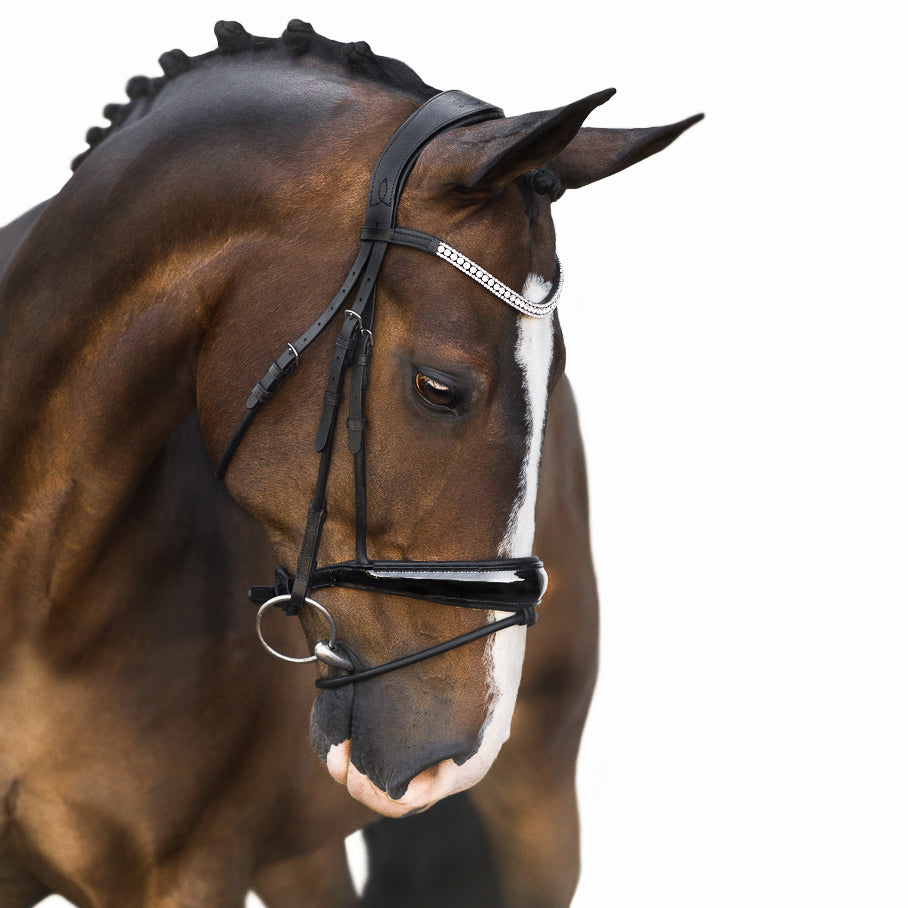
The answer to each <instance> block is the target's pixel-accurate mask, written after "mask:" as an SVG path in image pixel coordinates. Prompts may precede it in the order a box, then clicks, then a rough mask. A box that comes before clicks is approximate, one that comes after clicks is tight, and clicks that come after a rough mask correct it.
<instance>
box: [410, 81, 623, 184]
mask: <svg viewBox="0 0 908 908" xmlns="http://www.w3.org/2000/svg"><path fill="white" fill-rule="evenodd" d="M613 94H615V89H614V88H607V89H606V90H605V91H600V92H597V93H596V94H594V95H590V96H589V97H586V98H582V99H581V100H579V101H575V102H574V103H573V104H568V105H567V106H566V107H559V108H556V109H555V110H544V111H539V112H537V113H528V114H523V115H521V116H519V117H505V118H502V119H498V120H487V121H485V122H483V123H478V124H476V125H473V126H464V127H462V128H460V129H452V130H451V131H450V132H448V133H445V134H444V135H442V136H440V137H439V138H437V139H435V141H434V142H432V143H431V144H430V145H429V146H428V148H426V150H425V151H424V152H423V154H422V156H421V158H420V163H419V164H418V165H417V170H416V171H414V176H415V177H416V178H417V179H419V178H420V175H422V176H423V177H425V178H427V179H430V180H432V181H433V182H440V183H441V184H442V185H443V186H444V187H445V188H446V189H455V190H459V191H461V192H469V193H471V194H472V193H485V192H490V191H492V190H494V189H496V188H497V187H498V186H502V185H503V184H505V183H507V182H509V181H510V180H512V179H514V178H515V177H518V176H520V174H522V173H526V172H527V171H529V170H532V169H533V168H535V167H541V166H542V165H543V164H545V163H547V162H548V161H550V160H551V159H552V158H554V157H555V156H556V155H557V154H558V153H559V152H561V151H563V150H564V149H565V148H567V146H568V143H569V142H570V141H571V139H573V138H574V136H576V135H577V132H578V130H579V129H580V127H581V126H582V125H583V121H584V120H585V119H586V118H587V117H588V116H589V115H590V112H591V111H593V110H594V109H595V108H597V107H598V106H599V105H600V104H604V103H605V102H606V101H608V99H609V98H610V97H612V95H613Z"/></svg>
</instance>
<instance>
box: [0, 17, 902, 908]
mask: <svg viewBox="0 0 908 908" xmlns="http://www.w3.org/2000/svg"><path fill="white" fill-rule="evenodd" d="M253 10H255V11H254V12H253ZM905 10H906V7H905V6H904V4H895V3H884V2H874V0H868V2H864V3H861V4H856V3H842V2H827V3H823V4H821V3H819V2H816V3H807V2H803V0H802V2H788V3H783V2H779V0H768V2H763V3H760V4H746V5H745V4H740V3H733V2H728V0H725V2H720V0H715V2H706V0H686V2H684V3H678V2H669V0H637V2H635V3H633V4H627V3H625V4H604V3H596V2H593V3H585V2H584V3H580V2H574V0H567V2H560V3H550V4H542V3H535V2H524V3H522V4H520V5H519V6H510V5H509V6H507V7H505V6H499V5H493V4H492V3H489V2H481V3H480V2H477V0H462V2H459V3H442V4H434V5H430V4H406V5H404V4H400V5H398V4H373V3H369V4H367V3H362V2H351V0H346V2H343V3H327V2H313V0H308V2H306V3H302V2H300V3H297V4H290V3H279V2H257V3H255V4H253V3H251V2H245V3H221V4H213V3H210V2H193V3H185V2H180V3H177V2H173V0H166V2H156V3H153V4H151V5H135V4H124V3H123V2H122V0H118V2H116V3H112V2H96V3H94V4H92V5H91V6H88V5H83V4H79V5H71V4H64V3H62V2H50V3H43V4H37V3H36V4H30V5H27V6H25V5H21V4H20V5H19V8H18V9H17V11H16V12H13V13H11V14H10V13H7V14H6V15H5V20H4V23H3V24H4V40H3V52H2V57H0V77H2V80H3V82H2V84H3V88H2V98H3V102H2V105H3V106H2V114H3V124H4V126H3V134H4V139H3V142H2V143H0V163H2V167H3V173H4V177H3V186H4V190H3V195H2V198H0V221H2V222H5V221H6V220H9V219H11V218H12V217H13V216H15V215H16V214H18V213H19V212H20V211H22V210H24V209H25V208H27V207H30V206H31V205H32V204H34V203H36V202H37V201H39V200H41V199H43V198H45V197H46V196H48V195H50V194H52V193H53V192H54V191H56V189H57V188H58V187H59V186H60V184H61V183H62V182H63V181H64V180H65V179H66V177H67V173H68V170H67V165H68V161H69V159H70V158H71V157H72V156H73V155H74V154H76V153H78V152H79V151H80V150H81V149H82V147H83V146H82V144H81V137H82V135H83V134H84V131H85V129H86V128H87V127H88V126H89V125H91V124H93V123H103V121H102V120H101V117H100V111H101V108H102V107H103V105H104V104H105V103H107V102H108V101H115V100H116V101H123V100H125V97H124V95H123V85H124V84H125V82H126V79H127V78H128V77H129V76H131V75H133V74H135V73H147V74H155V73H157V71H158V70H157V66H156V62H155V61H156V59H157V57H158V55H159V54H160V53H161V52H163V51H164V50H167V49H170V48H171V47H174V46H176V47H182V48H183V49H184V50H186V51H187V52H188V53H190V54H195V53H200V52H203V51H206V50H209V49H211V48H212V47H213V46H214V38H213V36H212V32H211V28H212V25H213V24H214V22H215V21H216V20H217V19H219V18H227V19H231V18H234V19H239V20H240V21H241V22H243V23H244V24H245V25H246V26H247V28H248V29H249V30H250V31H253V32H255V33H257V34H265V35H277V34H280V32H281V31H282V30H283V28H284V26H285V24H286V22H287V20H288V19H290V18H294V17H299V18H303V19H306V20H309V21H312V22H313V24H314V25H315V27H316V28H317V29H318V30H319V31H320V32H322V33H323V34H325V35H327V36H329V37H332V38H336V39H339V40H345V41H346V40H367V41H369V42H370V44H371V45H372V47H373V49H374V50H376V52H378V53H382V54H385V55H388V56H393V57H398V58H400V59H403V60H405V61H406V62H408V63H409V64H410V65H412V66H413V67H414V69H416V71H417V72H419V73H420V75H421V76H423V78H424V79H426V81H427V82H429V83H430V84H433V85H437V86H438V87H441V88H454V87H457V88H462V89H464V90H466V91H470V92H472V93H474V94H477V95H479V96H480V97H484V98H487V99H488V100H492V101H495V102H496V103H498V104H500V105H501V106H503V107H504V108H505V110H506V111H507V112H508V113H521V112H523V111H526V110H536V109H540V108H544V107H554V106H558V105H561V104H563V103H566V102H567V101H569V100H572V99H574V98H577V97H580V96H583V95H586V94H589V93H591V92H593V91H595V90H598V89H601V88H605V87H609V86H612V85H614V86H616V87H618V89H619V93H618V95H617V96H616V97H615V98H614V99H613V100H612V101H610V102H609V103H608V105H606V106H605V107H604V108H602V109H601V110H599V111H597V112H596V113H595V114H594V116H593V118H592V119H591V121H590V123H591V125H601V126H643V125H655V124H661V123H666V122H673V121H675V120H679V119H682V118H683V117H686V116H688V115H690V114H692V113H696V112H697V111H700V110H704V111H706V113H707V119H706V120H705V121H704V122H703V123H701V124H700V125H698V126H696V127H695V128H694V129H693V130H692V131H691V132H690V133H689V134H687V135H685V136H684V137H682V138H681V139H680V140H679V141H678V143H676V145H674V146H672V147H671V148H670V149H668V150H667V151H665V152H663V153H662V154H661V155H659V156H658V157H656V158H653V159H652V160H650V161H647V162H644V163H643V164H641V165H639V166H637V167H635V168H633V169H632V170H629V171H626V172H625V173H622V174H619V175H618V176H616V177H614V178H612V179H611V180H608V181H606V182H605V183H603V184H600V185H599V186H596V187H590V188H588V189H585V190H582V191H578V192H577V193H575V194H574V195H573V196H572V197H569V198H566V199H564V200H562V201H561V202H559V204H558V209H559V210H558V212H557V215H558V225H559V246H560V254H561V256H562V259H563V261H564V264H565V269H566V279H567V286H566V294H565V296H564V297H563V302H562V307H561V311H562V319H563V323H564V326H565V332H566V339H567V346H568V364H569V365H568V368H569V373H570V375H571V376H572V378H573V380H574V382H575V385H576V388H577V390H578V392H579V397H580V406H581V412H582V418H583V425H584V431H585V435H586V440H587V445H588V459H589V465H590V469H591V473H592V497H593V525H594V532H595V548H596V563H597V568H598V572H599V579H600V589H601V594H602V599H603V658H602V671H601V677H600V682H599V688H598V694H597V698H596V701H595V704H594V708H593V712H592V716H591V718H590V722H589V726H588V729H587V733H586V737H585V739H584V746H583V751H582V759H581V766H580V789H581V798H582V804H583V806H582V819H583V827H584V870H583V877H582V881H581V885H580V889H579V891H578V894H577V897H576V899H575V902H574V905H575V908H598V906H603V905H604V906H617V908H637V906H639V908H684V906H696V908H727V906H731V908H749V906H773V908H783V906H792V908H795V906H797V908H803V906H823V908H839V906H849V908H850V906H855V908H857V906H860V908H867V906H896V905H898V906H901V905H905V904H906V903H908V869H906V868H908V861H906V851H908V828H906V812H908V785H906V781H905V772H906V767H908V734H906V728H905V710H904V699H905V694H906V692H908V668H906V649H908V646H906V645H908V608H906V606H908V595H906V594H908V572H906V566H905V565H906V559H905V553H906V545H908V500H906V498H908V495H906V483H905V481H904V478H903V474H904V469H905V465H906V455H908V432H906V425H905V421H906V415H908V414H906V407H905V403H906V401H905V387H906V383H905V368H904V358H905V351H906V346H908V315H906V308H905V307H906V289H908V288H906V283H908V282H906V273H905V272H906V267H905V242H906V229H905V228H906V188H908V179H906V153H905V140H906V121H905V112H904V108H905V89H906V87H908V79H906V74H908V66H906V64H905V62H904V59H905V55H906V50H905V36H906V34H908V15H906V12H905ZM578 633H583V629H582V628H578ZM51 904H57V905H59V904H60V902H59V900H57V901H56V902H54V901H48V902H47V906H50V905H51Z"/></svg>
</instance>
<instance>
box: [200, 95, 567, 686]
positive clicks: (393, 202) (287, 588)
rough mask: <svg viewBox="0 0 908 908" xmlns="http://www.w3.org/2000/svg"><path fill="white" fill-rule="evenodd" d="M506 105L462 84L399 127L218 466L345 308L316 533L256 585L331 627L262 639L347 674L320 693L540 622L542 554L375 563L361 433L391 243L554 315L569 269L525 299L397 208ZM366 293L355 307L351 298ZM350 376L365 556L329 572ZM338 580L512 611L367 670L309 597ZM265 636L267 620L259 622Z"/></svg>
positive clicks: (266, 600)
mask: <svg viewBox="0 0 908 908" xmlns="http://www.w3.org/2000/svg"><path fill="white" fill-rule="evenodd" d="M502 115H503V114H502V111H501V110H500V109H498V108H497V107H493V106H491V105H489V104H487V103H485V102H483V101H479V100H477V99H476V98H473V97H471V96H470V95H467V94H464V93H463V92H459V91H448V92H442V93H440V94H437V95H435V96H434V97H432V98H430V99H429V100H428V101H426V102H425V103H424V104H423V105H422V106H421V107H419V108H418V109H417V110H416V111H415V112H414V113H413V114H412V115H411V116H410V117H409V118H408V119H407V120H406V121H405V122H404V123H403V124H402V125H401V126H400V127H399V128H398V129H397V131H396V132H395V133H394V135H393V136H392V137H391V139H390V141H389V142H388V144H387V145H386V146H385V149H384V151H382V153H381V155H380V156H379V158H378V161H377V162H376V164H375V168H374V169H373V171H372V179H371V183H370V186H369V198H368V207H367V213H366V222H365V226H364V227H363V229H362V233H361V242H360V247H359V252H358V253H357V256H356V259H355V261H354V262H353V266H352V267H351V268H350V271H349V272H348V274H347V276H346V278H345V279H344V281H343V283H342V284H341V287H340V289H339V290H338V291H337V293H336V294H335V295H334V298H333V299H332V300H331V302H330V303H329V304H328V306H327V307H326V308H325V310H324V311H323V312H322V313H321V315H320V316H319V317H318V318H317V319H316V320H315V322H313V324H312V325H310V326H309V328H307V329H306V331H305V332H304V333H303V334H302V335H301V336H300V337H299V338H297V339H296V340H295V341H294V342H293V343H288V344H287V349H286V350H284V351H283V352H282V353H281V354H280V356H278V358H277V359H276V360H275V361H274V362H273V363H272V364H271V366H270V368H269V369H268V372H267V373H266V374H265V376H264V377H263V378H262V379H261V380H260V381H259V382H257V383H256V385H255V387H254V388H253V389H252V393H251V394H250V396H249V399H248V400H247V402H246V413H245V415H244V417H243V420H242V422H241V423H240V425H239V426H238V427H237V429H236V431H235V432H234V433H233V435H232V437H231V438H230V440H229V442H228V444H227V447H226V448H225V450H224V453H223V454H222V455H221V458H220V461H219V462H218V465H217V470H216V475H217V477H218V478H219V479H223V477H224V474H225V473H226V471H227V467H228V466H229V464H230V461H231V460H232V459H233V456H234V455H235V454H236V451H237V448H238V447H239V445H240V442H241V441H242V439H243V436H244V435H245V434H246V432H247V431H248V429H249V427H250V425H251V423H252V420H253V419H254V418H255V415H256V413H257V412H258V411H259V409H260V408H261V407H262V406H263V405H264V404H265V403H266V402H267V401H268V400H270V399H271V398H272V397H273V396H274V394H275V393H276V392H277V390H278V388H280V386H281V385H282V384H283V383H284V382H285V381H286V380H287V378H288V377H289V376H290V375H291V374H292V372H293V371H294V369H295V368H296V366H297V364H298V362H299V358H300V355H301V354H302V352H303V351H304V350H305V349H306V347H308V346H309V344H311V343H312V341H313V340H315V338H316V337H317V336H318V335H319V334H320V333H321V332H322V331H323V330H324V328H325V327H326V326H327V325H328V323H329V322H330V321H331V320H332V319H333V317H334V316H335V315H336V314H337V312H338V311H340V310H341V309H342V308H343V309H344V319H343V322H342V324H341V328H340V332H339V334H338V337H337V341H336V343H335V348H334V355H333V357H332V360H331V366H330V368H329V372H328V382H327V388H326V390H325V394H324V399H323V407H322V415H321V420H320V421H319V425H318V430H317V432H316V438H315V450H316V451H317V452H319V454H320V455H321V460H320V462H319V471H318V479H317V480H316V485H315V491H314V492H313V496H312V503H311V504H310V505H309V512H308V516H307V520H306V529H305V532H304V533H303V542H302V545H301V547H300V553H299V558H298V559H297V565H296V573H295V575H291V574H290V573H289V572H288V571H286V570H285V569H284V568H278V570H277V571H276V573H275V585H274V586H273V587H253V588H252V589H251V590H250V591H249V596H250V598H251V599H252V601H253V602H255V603H257V604H258V605H260V606H261V608H260V609H259V616H258V619H259V622H260V621H261V618H262V615H263V614H264V613H265V612H266V611H267V610H268V609H269V608H272V607H275V606H280V607H282V608H283V610H284V612H285V613H286V614H288V615H298V614H299V613H300V612H301V611H302V608H303V607H304V606H310V607H312V608H314V609H316V610H317V611H318V612H319V613H320V614H321V616H322V617H323V618H324V619H325V620H326V621H327V622H328V625H329V629H330V634H329V638H328V639H327V640H321V641H319V642H318V643H317V644H316V645H315V647H314V655H312V656H307V657H305V658H303V659H295V658H291V657H286V656H284V655H283V654H281V653H278V652H277V651H276V650H273V649H272V648H271V647H270V646H268V644H267V643H265V641H264V638H262V642H263V643H264V645H265V646H266V647H267V648H268V649H269V651H271V652H272V653H274V654H275V655H277V656H280V657H281V658H285V659H288V661H294V662H303V661H305V662H310V661H313V660H315V659H318V660H319V661H321V662H323V663H325V664H326V665H328V666H331V667H333V668H336V669H340V670H342V671H344V672H346V674H342V675H338V676H336V677H331V678H320V679H319V680H317V681H316V682H315V683H316V684H317V685H318V686H319V687H321V688H335V687H341V686H343V685H346V684H352V683H355V682H359V681H365V680H367V679H369V678H373V677H376V676H377V675H381V674H385V673H386V672H390V671H394V670H396V669H398V668H403V667H404V666H407V665H412V664H414V663H416V662H421V661H422V660H424V659H428V658H431V657H432V656H436V655H439V654H440V653H443V652H447V651H448V650H451V649H454V648H455V647H458V646H463V645H464V644H466V643H469V642H471V641H472V640H477V639H480V638H482V637H485V636H488V635H489V634H493V633H495V632H496V631H499V630H502V629H504V628H506V627H511V626H512V625H520V624H523V625H531V624H534V623H535V621H536V606H538V605H539V602H540V601H541V599H542V595H543V593H544V592H545V588H546V583H547V577H546V573H545V570H544V569H543V566H542V562H541V561H540V560H539V559H538V558H535V557H532V556H531V557H527V558H508V559H499V560H490V561H371V560H370V559H369V557H368V555H367V553H366V464H365V451H364V444H363V435H364V432H365V429H366V418H365V395H366V389H367V387H368V384H369V369H370V362H371V356H372V331H371V328H372V322H373V318H374V313H375V287H376V283H377V280H378V275H379V272H380V270H381V266H382V262H383V260H384V256H385V253H386V252H387V249H388V245H389V244H397V245H402V246H407V247H410V248H413V249H418V250H420V251H422V252H425V253H429V254H432V255H436V256H439V257H440V258H442V259H444V260H446V261H448V262H449V263H450V264H451V265H453V266H454V267H456V268H458V269H459V270H460V271H462V272H464V273H465V274H467V275H468V276H469V277H471V278H472V279H473V280H475V281H477V282H479V283H480V284H482V285H483V286H485V287H486V288H487V289H488V290H489V291H490V292H491V293H493V294H494V295H496V296H498V297H499V298H500V299H503V300H504V301H505V302H507V303H508V304H509V305H511V306H513V307H514V308H516V309H518V310H519V311H521V312H523V313H524V314H528V315H536V316H542V315H547V314H548V313H550V312H551V311H553V310H554V308H555V304H556V303H557V300H558V295H559V293H560V289H561V270H560V266H558V267H557V270H556V275H555V280H554V281H553V287H552V291H551V292H550V293H549V295H548V296H547V297H546V299H545V300H543V301H542V302H541V303H534V302H532V301H529V300H526V299H524V298H523V297H522V296H520V294H518V293H516V292H515V291H513V290H511V289H510V288H508V287H507V286H506V285H504V284H503V283H502V282H500V281H497V280H496V279H495V278H494V277H493V276H492V275H490V274H489V273H488V272H486V271H484V269H482V268H481V267H480V266H478V265H477V264H476V263H475V262H472V261H470V260H469V259H467V258H466V257H465V256H462V255H460V253H458V252H457V250H455V249H453V247H451V246H448V245H447V244H446V243H444V242H443V241H441V240H439V239H438V238H437V237H433V236H431V235H430V234H427V233H423V232H421V231H418V230H409V229H404V228H399V227H397V226H396V219H397V207H398V203H399V202H400V197H401V193H402V192H403V189H404V186H405V184H406V181H407V178H408V176H409V175H410V171H411V170H412V168H413V165H414V164H415V163H416V160H417V158H418V157H419V155H420V153H421V152H422V150H423V149H424V148H425V147H426V145H427V144H428V143H429V142H430V141H431V140H432V139H434V138H435V137H436V136H438V135H440V134H441V133H443V132H446V131H447V130H449V129H453V128H455V127H458V126H466V125H469V124H472V123H479V122H482V121H484V120H490V119H495V118H497V117H500V116H502ZM354 290H356V295H355V296H354V298H353V301H352V302H349V300H350V297H351V294H353V292H354ZM348 372H349V373H350V379H349V392H348V393H349V416H348V418H347V438H348V448H349V450H350V452H351V454H352V455H353V458H354V475H355V495H356V512H355V513H356V516H355V536H356V553H355V559H354V560H352V561H345V562H341V563H339V564H331V565H324V566H321V567H319V566H318V564H317V561H318V550H319V543H320V541H321V534H322V528H323V527H324V524H325V519H326V517H327V513H328V509H327V500H326V497H325V492H326V489H327V484H328V473H329V471H330V467H331V451H332V448H333V442H334V433H335V430H336V427H337V420H338V413H339V410H340V405H341V403H342V400H343V389H344V384H345V379H346V376H347V373H348ZM331 587H345V588H350V589H359V590H368V591H371V592H375V593H382V594H389V595H394V596H406V597H409V598H416V599H425V600H429V601H432V602H438V603H442V604H445V605H455V606H459V607H463V608H475V609H485V610H496V611H503V612H509V613H510V614H508V615H507V616H506V617H504V618H502V619H500V620H497V621H493V622H491V623H488V624H484V625H481V626H480V627H478V628H476V629H475V630H472V631H470V632H468V633H466V634H461V635H460V636H458V637H454V638H452V639H450V640H447V641H445V642H444V643H440V644H438V645H437V646H433V647H430V648H429V649H425V650H420V651H419V652H417V653H413V654H412V655H410V656H406V657H404V658H402V659H397V660H394V661H391V662H387V663H384V664H382V665H378V666H374V667H370V668H361V669H357V666H355V665H354V663H353V661H352V659H351V658H350V656H349V655H348V654H347V653H346V652H344V651H342V650H341V649H340V648H338V647H337V646H336V645H335V644H336V627H335V625H334V621H333V619H332V618H331V616H330V614H328V612H327V611H326V610H325V609H324V607H323V606H321V605H320V604H319V603H318V602H316V601H315V600H314V599H312V598H310V593H312V592H315V591H317V590H321V589H327V588H331ZM259 636H260V637H261V627H260V626H259Z"/></svg>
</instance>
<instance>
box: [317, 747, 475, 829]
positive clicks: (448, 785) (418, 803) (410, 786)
mask: <svg viewBox="0 0 908 908" xmlns="http://www.w3.org/2000/svg"><path fill="white" fill-rule="evenodd" d="M467 762H469V761H467ZM326 763H327V767H328V772H329V773H330V775H331V778H333V779H334V781H335V782H338V783H339V784H341V785H343V786H344V787H345V788H346V789H347V791H348V792H349V794H350V796H351V797H353V798H354V799H355V800H357V801H360V802H361V803H363V804H365V805H366V806H367V807H369V808H371V809H372V810H374V811H375V812H376V813H380V814H381V815H382V816H386V817H394V818H397V817H405V816H410V815H412V814H415V813H420V812H422V811H423V810H426V809H427V808H429V807H431V806H432V805H433V804H435V803H436V802H438V801H440V800H441V799H442V798H445V797H447V796H448V795H451V794H454V793H455V792H457V791H462V790H463V789H464V788H469V787H470V785H471V784H473V783H472V782H467V783H465V784H461V785H458V779H459V781H460V782H463V779H462V778H459V777H461V776H462V773H461V769H462V767H461V766H458V765H457V763H456V761H455V760H453V759H451V758H448V759H447V760H443V761H442V762H440V763H436V764H434V765H433V766H430V767H429V768H428V769H425V770H423V771H422V772H421V773H419V774H418V775H416V776H415V777H413V778H412V779H410V780H409V781H408V782H406V783H404V784H403V785H402V786H398V787H397V789H396V790H393V791H387V790H382V789H381V788H379V787H378V785H376V784H375V783H374V782H373V781H372V780H371V779H370V778H369V777H368V776H367V775H366V774H365V773H362V772H360V770H359V769H357V768H356V766H355V765H354V764H353V763H352V762H351V760H350V742H349V741H344V742H343V743H342V744H335V745H334V746H333V747H332V748H331V749H330V750H329V751H328V758H327V760H326ZM401 788H402V790H401Z"/></svg>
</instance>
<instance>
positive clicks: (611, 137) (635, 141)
mask: <svg viewBox="0 0 908 908" xmlns="http://www.w3.org/2000/svg"><path fill="white" fill-rule="evenodd" d="M702 119H703V114H696V115H695V116H693V117H689V118H688V119H686V120H682V121H681V122H680V123H673V124H672V125H671V126H653V127H649V128H646V129H591V128H584V129H581V130H580V131H579V132H578V133H577V135H576V136H574V138H573V139H572V140H571V142H570V144H569V145H568V146H567V147H566V148H565V149H564V150H563V151H561V152H560V153H559V154H558V155H556V156H555V157H554V158H552V160H551V161H549V163H548V168H549V169H550V170H552V171H553V172H554V173H555V175H556V176H557V177H558V179H559V180H560V181H561V186H562V187H563V188H564V189H577V188H578V187H580V186H586V185H587V184H588V183H593V182H595V181H596V180H601V179H603V178H605V177H610V176H611V175H612V174H613V173H618V171H619V170H624V169H625V168H626V167H630V166H631V165H632V164H636V163H637V162H638V161H642V160H643V159H644V158H648V157H649V156H650V155H653V154H655V153H656V152H657V151H662V149H663V148H667V147H668V146H669V145H671V143H672V142H674V141H675V139H677V138H678V136H680V135H681V133H682V132H684V131H685V130H687V129H690V127H691V126H693V125H694V123H699V122H700V120H702Z"/></svg>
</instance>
